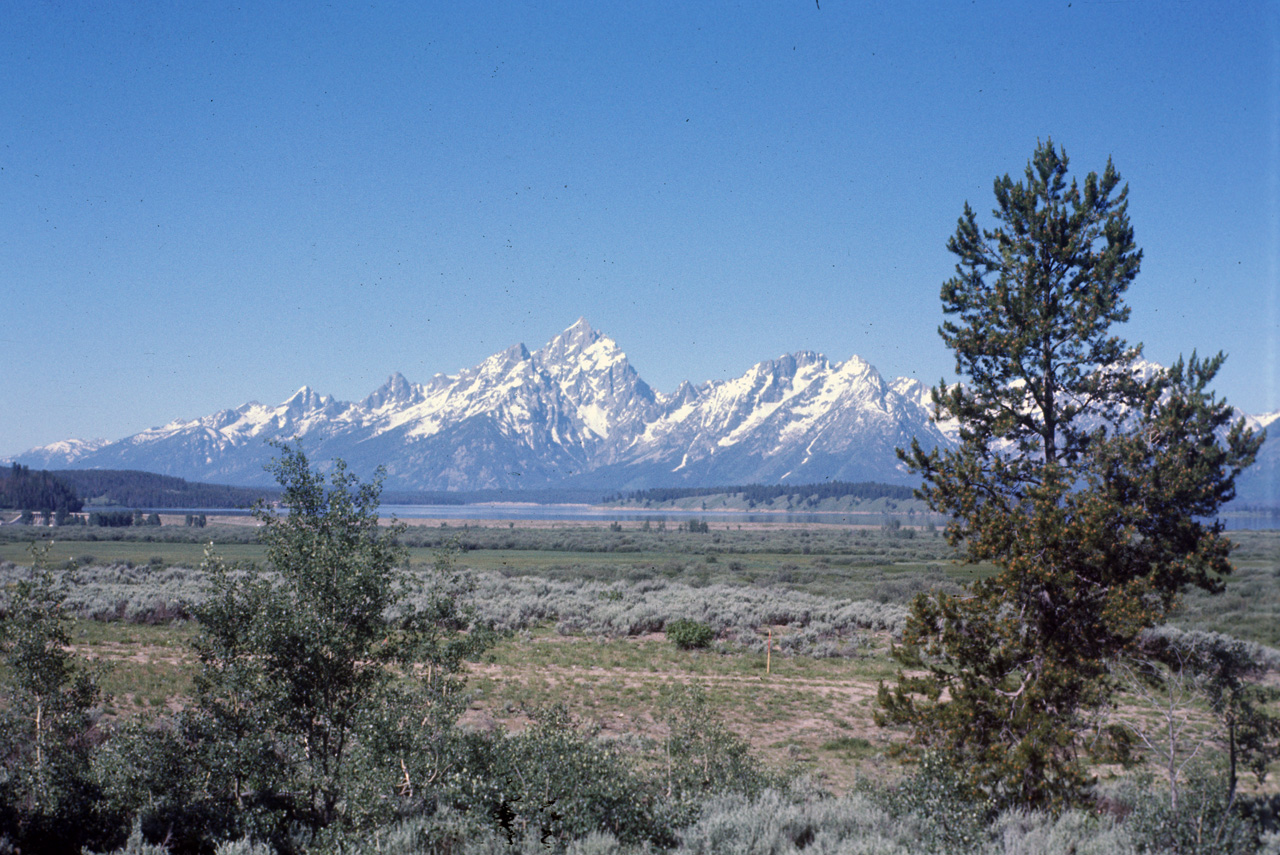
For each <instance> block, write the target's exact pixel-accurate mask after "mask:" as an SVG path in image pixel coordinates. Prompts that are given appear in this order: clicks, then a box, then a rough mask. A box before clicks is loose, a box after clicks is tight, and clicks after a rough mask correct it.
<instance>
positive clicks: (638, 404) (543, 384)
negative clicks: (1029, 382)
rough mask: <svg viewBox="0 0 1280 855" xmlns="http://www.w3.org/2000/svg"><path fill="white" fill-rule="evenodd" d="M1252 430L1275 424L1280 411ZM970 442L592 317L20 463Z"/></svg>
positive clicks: (902, 386)
mask: <svg viewBox="0 0 1280 855" xmlns="http://www.w3.org/2000/svg"><path fill="white" fill-rule="evenodd" d="M1250 419H1251V421H1250V424H1251V425H1253V426H1255V427H1259V428H1260V427H1264V426H1266V425H1270V424H1271V423H1273V422H1275V421H1277V420H1278V419H1280V412H1277V413H1272V414H1269V415H1264V416H1256V417H1250ZM955 433H956V426H955V425H954V424H946V423H943V424H936V425H935V424H934V423H933V421H932V400H931V390H930V389H929V388H928V387H926V386H925V385H924V384H922V383H920V382H919V381H917V380H913V379H906V378H898V379H896V380H893V381H891V382H890V381H886V380H885V379H884V378H883V377H881V376H880V374H879V372H877V371H876V369H875V368H874V367H873V366H872V365H870V364H869V363H868V362H866V361H865V360H863V359H861V358H860V357H858V356H852V357H850V358H849V359H848V360H846V361H844V362H839V363H832V362H830V361H829V360H827V358H826V357H824V356H822V355H821V354H817V353H814V352H812V351H799V352H796V353H792V354H787V355H784V356H780V357H778V358H777V359H773V360H767V361H765V362H761V363H758V364H757V365H754V366H752V367H751V368H749V369H748V370H747V371H746V372H744V373H743V374H742V375H741V376H740V377H736V378H733V379H730V380H723V381H715V382H706V383H701V384H697V385H695V384H692V383H687V382H686V383H682V384H681V385H680V387H679V388H678V389H676V390H675V392H673V393H672V394H670V395H663V394H658V393H655V392H654V391H653V390H652V389H651V388H650V387H649V385H648V384H647V383H645V382H644V380H642V379H641V378H640V376H639V374H637V372H636V371H635V369H634V368H633V367H632V366H631V365H630V363H629V361H628V360H627V357H626V354H625V353H624V352H623V351H622V350H621V349H620V348H619V347H618V345H617V343H616V342H614V341H613V340H612V339H610V338H609V337H607V336H605V335H603V334H602V333H600V332H598V331H596V330H594V329H592V328H591V326H590V325H589V324H588V323H587V322H586V320H585V319H581V318H580V319H579V320H578V321H577V322H576V323H574V324H573V325H572V326H570V327H569V328H568V329H566V330H565V331H564V332H562V333H560V334H559V335H557V336H556V337H554V338H553V339H552V340H551V341H550V342H548V343H547V344H546V345H544V346H543V347H541V348H540V349H538V350H537V351H535V352H530V351H529V350H528V348H526V347H525V346H524V345H523V344H517V345H513V346H512V347H510V348H507V349H506V350H504V351H502V352H500V353H496V354H494V355H493V356H491V357H489V358H488V359H486V360H484V361H483V362H481V363H480V364H479V365H476V366H474V367H471V368H467V369H464V370H462V371H459V372H458V373H457V374H455V375H446V374H437V375H436V376H434V377H432V378H431V379H430V380H429V381H428V382H427V383H425V384H418V383H413V382H411V381H409V380H408V379H406V378H405V377H404V376H403V375H401V374H399V373H395V374H392V375H391V376H390V377H389V378H388V380H387V381H386V383H384V384H383V385H382V386H381V387H379V388H378V389H376V390H374V391H373V392H371V393H370V394H369V395H368V396H366V397H365V398H364V399H363V400H361V401H358V402H354V403H350V402H343V401H338V400H336V399H334V398H333V397H331V396H326V395H322V394H320V393H318V392H316V391H315V390H313V389H311V388H310V387H307V386H304V387H302V388H301V389H299V390H298V391H297V392H296V393H294V394H293V395H292V396H290V397H289V398H288V399H287V400H285V401H283V402H281V403H280V404H277V405H275V406H265V405H263V404H259V403H257V402H250V403H247V404H244V405H242V406H240V407H237V408H235V409H227V410H222V411H220V412H217V413H214V414H212V415H209V416H204V417H202V418H198V419H189V420H175V421H173V422H170V423H169V424H166V425H163V426H161V427H156V428H151V429H149V430H145V431H142V432H140V433H138V434H135V435H133V436H131V437H126V438H125V439H122V440H119V441H115V442H105V441H92V442H82V441H78V440H68V441H65V442H60V443H54V444H52V445H48V446H44V447H42V448H37V449H32V450H31V451H28V452H26V453H25V454H23V455H19V456H18V457H17V458H16V459H17V461H18V462H21V463H26V464H28V465H32V466H38V467H40V468H59V467H76V468H111V469H142V470H147V471H152V472H159V473H162V474H171V475H178V476H181V477H184V478H189V479H192V480H200V481H211V482H221V483H233V484H265V483H267V482H268V481H269V479H270V476H269V475H268V473H267V472H266V471H265V470H264V468H263V465H264V464H265V463H266V462H268V461H269V459H270V458H271V456H272V455H273V454H274V452H273V450H272V449H271V448H270V446H269V445H268V444H267V442H268V440H288V439H293V438H295V437H296V438H299V439H300V440H301V442H302V445H303V447H304V448H305V449H306V450H307V452H308V454H309V455H310V456H311V457H312V458H313V459H314V460H316V461H318V462H321V463H323V462H324V461H327V460H330V459H332V458H334V457H341V458H343V459H344V460H346V461H347V463H348V464H350V466H351V467H352V469H353V470H354V471H355V472H357V473H360V474H362V475H364V476H366V477H367V476H368V475H369V474H371V473H372V472H373V471H374V470H375V469H376V468H377V467H378V466H383V467H385V469H386V473H387V475H386V485H387V486H388V487H390V488H394V489H422V490H440V489H483V488H503V489H519V488H526V487H527V488H536V487H546V486H554V485H577V486H599V487H603V488H605V489H618V488H623V489H630V488H634V487H642V486H658V485H669V484H679V483H683V484H704V485H711V484H730V483H750V482H753V481H757V482H779V481H790V482H795V483H799V482H814V481H821V480H826V479H836V478H838V479H842V480H853V481H858V480H881V481H894V482H900V483H901V482H907V481H910V480H911V478H910V476H909V475H908V473H907V472H906V471H905V470H904V469H903V468H902V466H901V465H900V464H899V462H898V461H897V458H896V455H895V453H894V450H895V449H896V448H901V447H906V446H907V445H909V444H910V442H911V440H912V438H919V440H920V441H921V443H922V444H923V445H924V446H925V447H932V446H934V445H938V444H948V443H951V442H954V440H955ZM1277 447H1280V445H1278V446H1277ZM1271 448H1272V444H1270V443H1269V444H1268V446H1267V447H1266V448H1264V452H1266V454H1264V457H1265V459H1267V460H1271V458H1273V457H1275V454H1274V453H1272V452H1271ZM1273 468H1274V467H1273Z"/></svg>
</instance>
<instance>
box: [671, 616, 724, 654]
mask: <svg viewBox="0 0 1280 855" xmlns="http://www.w3.org/2000/svg"><path fill="white" fill-rule="evenodd" d="M666 632H667V640H668V641H670V642H671V643H672V644H674V645H675V646H676V647H679V648H680V649H681V650H694V649H697V648H702V647H707V646H708V645H710V644H711V642H712V641H714V640H715V637H716V633H715V630H713V629H712V628H711V627H709V626H707V625H706V624H705V623H699V622H698V621H696V620H689V619H688V618H678V619H676V620H673V621H671V622H670V623H668V624H667V626H666Z"/></svg>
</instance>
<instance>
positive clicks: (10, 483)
mask: <svg viewBox="0 0 1280 855" xmlns="http://www.w3.org/2000/svg"><path fill="white" fill-rule="evenodd" d="M83 506H84V503H83V502H81V501H80V499H79V498H78V496H77V495H76V491H75V489H74V488H73V487H72V486H70V485H68V484H67V482H66V479H63V478H60V477H59V476H57V475H54V474H53V473H52V472H46V471H44V470H37V471H35V472H32V471H31V470H30V469H28V468H27V467H26V466H22V465H20V464H17V463H15V464H13V466H11V467H10V468H8V469H0V508H15V509H17V510H21V511H50V512H57V511H67V512H70V513H75V512H76V511H78V510H80V508H81V507H83Z"/></svg>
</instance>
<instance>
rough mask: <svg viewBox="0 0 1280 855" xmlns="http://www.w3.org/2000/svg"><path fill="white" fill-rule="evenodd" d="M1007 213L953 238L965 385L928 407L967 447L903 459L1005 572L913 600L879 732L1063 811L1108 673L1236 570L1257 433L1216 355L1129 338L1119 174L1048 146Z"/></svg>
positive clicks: (948, 329) (950, 532) (1079, 774)
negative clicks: (1234, 523)
mask: <svg viewBox="0 0 1280 855" xmlns="http://www.w3.org/2000/svg"><path fill="white" fill-rule="evenodd" d="M995 198H996V208H995V210H994V212H993V217H994V219H995V225H994V227H992V228H989V229H988V228H982V227H980V226H979V224H978V220H977V216H976V215H975V213H974V211H973V209H972V208H970V207H969V205H968V204H966V205H965V208H964V214H963V215H962V216H961V218H960V221H959V224H958V226H957V229H956V233H955V235H954V236H953V237H951V239H950V240H949V241H948V243H947V248H948V249H949V250H950V251H951V252H952V253H954V254H955V255H956V256H957V258H958V262H957V265H956V274H955V276H954V277H952V278H951V279H949V280H947V282H945V283H944V284H943V286H942V305H943V311H944V312H945V314H946V315H947V316H948V319H947V320H946V322H945V323H944V324H943V325H942V327H941V328H940V330H939V333H940V335H941V336H942V339H943V341H944V342H946V344H947V346H948V347H950V348H951V349H952V350H953V351H954V352H955V356H956V370H957V371H958V372H959V373H960V374H961V375H962V376H963V378H964V379H963V383H961V384H956V385H953V386H947V385H946V384H945V383H944V384H940V385H939V386H938V388H937V389H935V391H934V407H935V413H936V415H937V416H938V417H939V418H942V419H956V420H957V422H958V424H959V427H960V445H959V447H958V448H957V449H954V450H944V449H933V450H931V451H925V450H924V449H923V448H921V446H920V445H919V443H913V445H912V447H911V448H910V449H909V450H900V451H899V456H900V457H901V459H902V460H903V461H904V462H905V463H906V464H907V465H908V466H910V467H911V469H913V470H914V471H915V472H917V473H919V474H920V475H921V476H923V480H924V486H923V488H922V490H921V491H920V495H921V497H922V498H923V499H925V500H926V501H927V502H928V503H929V505H930V507H931V508H932V509H934V510H936V511H939V512H943V513H946V514H948V515H950V517H951V522H950V524H949V525H948V528H947V536H948V538H949V540H950V541H951V542H952V543H953V544H954V545H957V546H961V547H963V549H964V551H965V554H966V555H967V557H968V558H969V559H970V560H972V561H990V562H992V563H994V564H995V565H996V566H997V567H998V568H999V572H998V573H997V574H996V575H994V576H992V577H989V578H987V579H985V580H983V581H980V582H976V583H974V584H972V585H971V586H970V587H969V589H968V590H967V591H966V592H964V593H963V594H962V595H949V594H946V593H936V594H926V595H921V596H919V597H917V598H916V600H915V601H914V603H913V606H912V610H911V615H910V616H909V618H908V621H907V627H906V630H905V632H904V636H903V646H902V648H901V650H900V656H901V659H902V661H903V663H904V664H905V665H906V666H907V669H908V670H906V671H904V672H903V673H901V674H900V675H899V678H898V680H897V684H896V685H895V686H892V687H889V686H884V685H882V686H881V688H880V692H879V696H878V706H879V712H878V718H879V720H880V721H881V723H883V724H897V725H906V726H907V727H908V728H909V729H910V731H911V735H912V739H913V740H914V742H915V743H917V744H918V745H920V746H923V747H925V748H928V749H933V750H935V751H939V752H941V753H942V755H943V756H946V757H948V758H949V759H950V762H952V763H953V764H954V765H955V767H956V768H957V769H959V770H962V771H963V774H964V775H965V778H966V780H967V784H968V786H970V787H971V788H973V790H974V792H975V794H976V795H981V796H983V797H985V798H990V799H993V800H994V802H995V803H996V804H997V805H1011V806H1019V807H1047V808H1051V809H1059V808H1061V807H1063V806H1065V805H1067V804H1069V803H1071V802H1073V801H1075V800H1078V799H1079V798H1080V797H1081V794H1082V793H1083V790H1084V787H1085V785H1086V784H1087V782H1088V777H1087V774H1086V771H1085V768H1084V765H1083V757H1082V739H1081V734H1082V732H1084V730H1085V729H1086V724H1087V723H1088V719H1089V717H1090V716H1091V714H1093V713H1096V712H1098V711H1100V710H1102V709H1103V708H1104V707H1105V706H1106V705H1107V703H1108V701H1109V698H1110V696H1111V691H1112V690H1111V686H1110V685H1109V683H1108V680H1107V662H1108V661H1109V660H1111V659H1112V658H1113V657H1115V656H1116V655H1118V654H1120V653H1122V652H1125V651H1127V650H1130V649H1132V647H1133V646H1134V644H1135V643H1136V640H1137V638H1138V636H1139V633H1141V631H1142V630H1143V629H1145V628H1148V627H1151V626H1153V625H1155V624H1157V623H1160V622H1162V621H1163V620H1164V619H1165V617H1166V616H1167V615H1168V614H1169V613H1170V612H1171V611H1172V610H1173V609H1174V608H1175V606H1176V605H1177V602H1178V595H1179V593H1180V592H1181V591H1183V590H1184V589H1186V588H1187V587H1188V586H1193V585H1194V586H1198V587H1200V588H1203V589H1205V590H1209V591H1217V590H1221V587H1222V584H1223V582H1222V580H1223V578H1224V577H1225V576H1227V575H1228V574H1229V573H1230V572H1231V564H1230V562H1229V560H1228V555H1229V553H1230V550H1231V543H1230V541H1229V540H1227V539H1226V538H1225V537H1224V536H1223V533H1222V525H1221V524H1220V523H1219V522H1217V521H1214V519H1213V518H1214V517H1215V516H1216V513H1217V511H1218V509H1219V507H1220V506H1221V505H1222V504H1223V503H1224V502H1226V501H1228V500H1230V499H1231V498H1232V496H1233V495H1234V479H1235V477H1236V476H1237V475H1238V474H1239V473H1240V472H1241V470H1243V469H1244V468H1245V467H1247V466H1248V465H1249V464H1251V463H1252V462H1253V459H1254V457H1255V455H1256V452H1257V450H1258V447H1259V445H1260V443H1261V440H1262V437H1261V436H1257V435H1254V433H1252V432H1251V431H1249V430H1247V429H1246V428H1245V426H1244V422H1243V420H1242V419H1241V420H1236V421H1235V422H1234V423H1233V420H1232V415H1233V413H1232V410H1231V408H1230V407H1229V406H1228V405H1227V404H1226V403H1225V402H1224V401H1221V400H1219V399H1217V398H1216V397H1215V396H1214V395H1213V394H1212V392H1211V391H1210V390H1209V384H1210V383H1211V381H1212V380H1213V378H1214V375H1215V374H1216V372H1217V371H1218V369H1219V366H1220V365H1221V364H1222V361H1223V358H1224V357H1223V355H1222V354H1218V355H1216V356H1213V357H1210V358H1206V359H1201V358H1198V357H1197V356H1196V355H1195V354H1192V356H1191V357H1190V358H1189V359H1186V360H1181V359H1180V360H1179V361H1178V362H1177V363H1176V364H1174V365H1173V366H1171V367H1169V368H1167V369H1161V368H1158V367H1156V366H1152V365H1151V364H1150V363H1145V362H1143V361H1142V359H1141V357H1142V348H1141V345H1136V346H1131V345H1129V344H1127V343H1126V342H1125V341H1124V340H1123V339H1122V338H1120V337H1119V336H1117V335H1115V334H1114V333H1113V331H1112V328H1113V326H1114V325H1116V324H1119V323H1122V322H1124V321H1126V320H1127V319H1128V317H1129V309H1128V307H1127V306H1126V305H1125V303H1124V294H1125V292H1126V291H1127V289H1128V287H1129V285H1130V284H1131V283H1132V282H1133V281H1134V279H1135V277H1136V276H1137V274H1138V270H1139V266H1140V262H1141V259H1142V252H1141V250H1139V249H1138V248H1137V246H1136V245H1135V243H1134V233H1133V228H1132V226H1131V224H1130V222H1129V216H1128V210H1127V209H1128V187H1127V186H1124V187H1121V186H1120V176H1119V173H1117V172H1116V170H1115V168H1114V167H1113V166H1112V164H1111V162H1110V161H1108V163H1107V166H1106V168H1105V170H1104V171H1103V173H1102V174H1101V175H1098V174H1097V173H1093V172H1091V173H1089V174H1088V176H1087V177H1086V178H1085V179H1084V181H1083V184H1082V185H1081V184H1080V183H1078V182H1077V180H1076V179H1074V178H1071V179H1070V180H1068V159H1067V156H1066V153H1065V152H1064V151H1062V150H1061V149H1059V148H1057V147H1055V146H1054V144H1053V142H1052V141H1051V140H1050V141H1046V142H1044V143H1042V144H1040V145H1038V146H1037V148H1036V150H1035V153H1034V155H1033V156H1032V158H1031V160H1030V161H1029V162H1028V164H1027V167H1026V171H1025V175H1024V178H1023V180H1021V181H1014V180H1013V179H1011V178H1010V177H1009V176H1007V175H1006V176H1004V177H1003V178H999V179H997V180H996V182H995ZM1117 738H1119V737H1118V735H1117ZM1106 742H1107V740H1103V741H1101V743H1099V742H1098V741H1095V744H1104V743H1106ZM1112 747H1113V748H1116V749H1123V747H1124V746H1123V744H1115V745H1113V746H1112Z"/></svg>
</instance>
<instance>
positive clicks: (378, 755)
mask: <svg viewBox="0 0 1280 855" xmlns="http://www.w3.org/2000/svg"><path fill="white" fill-rule="evenodd" d="M279 448H280V450H281V456H280V457H279V458H278V459H277V460H275V461H273V463H272V464H271V466H270V469H271V471H272V472H273V473H274V475H275V476H276V480H277V481H278V482H279V484H280V486H281V488H282V500H281V502H282V505H283V507H284V509H285V512H284V513H279V514H278V513H276V512H275V511H273V510H272V509H270V508H268V507H265V506H259V508H258V509H257V510H256V512H255V515H256V516H257V518H258V519H259V520H260V521H261V522H262V524H263V528H262V538H263V540H265V542H266V545H267V563H268V567H269V572H267V573H263V572H260V571H258V570H256V569H254V568H232V567H227V566H226V565H225V564H224V563H223V562H221V561H220V560H218V558H217V556H215V555H212V554H210V555H208V556H207V558H206V562H205V568H206V570H207V571H208V572H209V574H210V579H211V593H210V596H209V598H208V600H207V601H206V603H205V604H204V605H203V607H202V608H201V609H200V610H199V612H198V617H199V619H200V622H201V628H202V633H201V636H200V639H199V641H198V643H197V652H198V654H199V658H200V662H201V669H202V670H201V673H200V675H199V678H198V680H197V702H198V708H199V711H200V713H201V715H200V716H199V717H198V718H197V719H194V720H193V723H192V728H193V733H195V734H196V736H197V738H198V740H199V742H200V744H201V745H202V746H203V749H204V755H203V761H204V763H205V765H206V768H207V769H208V772H209V776H210V780H211V781H215V782H216V783H215V784H214V785H213V788H214V789H215V790H216V792H215V793H212V794H211V795H214V796H218V797H223V798H231V799H233V800H234V801H235V802H236V803H237V805H238V806H239V808H240V809H241V810H242V811H244V812H245V814H246V815H247V816H250V817H258V819H256V820H254V823H256V825H257V827H258V829H262V830H263V831H264V832H266V833H281V832H282V829H283V828H284V827H285V826H286V825H288V824H289V823H301V824H302V825H304V826H306V827H310V828H313V829H325V828H333V829H337V830H338V831H342V830H344V829H353V828H359V827H361V826H362V825H364V824H368V823H372V822H376V821H378V820H379V819H385V818H386V817H387V816H388V815H389V813H390V811H391V810H393V809H394V807H395V805H396V804H397V803H398V801H397V800H398V798H400V797H404V796H408V795H410V794H411V793H413V792H414V790H415V788H416V789H417V790H418V793H417V795H418V797H419V798H421V790H422V789H425V788H429V781H426V780H422V779H421V778H418V779H416V780H415V777H414V775H413V774H412V771H413V768H414V764H417V763H418V762H419V760H418V758H419V757H420V749H421V748H422V745H423V743H424V740H425V739H426V738H427V737H429V736H432V735H434V734H427V733H424V732H423V731H424V730H427V729H431V728H445V727H448V726H450V725H451V724H452V720H451V719H450V718H449V716H445V717H444V718H445V720H441V716H440V714H439V712H438V710H439V709H440V708H441V707H440V705H439V704H436V705H435V706H433V703H434V702H436V701H439V700H440V699H441V697H442V694H443V693H445V692H446V691H452V690H454V689H456V684H455V683H449V689H448V690H446V689H444V688H441V687H443V686H444V685H445V684H446V682H447V681H443V680H442V679H441V677H442V676H443V675H447V674H451V673H452V672H455V671H456V670H457V669H458V667H459V664H460V662H461V659H462V658H463V657H464V656H467V655H471V654H473V653H474V652H476V649H477V647H478V646H479V644H480V642H481V641H482V640H483V638H484V637H485V636H484V634H483V633H471V634H468V635H467V636H465V637H464V636H462V635H461V630H462V629H463V628H464V627H465V626H466V623H467V620H468V618H467V615H466V613H465V612H463V611H462V610H461V609H459V608H458V607H457V606H456V604H455V603H453V602H452V601H451V600H450V597H449V595H448V593H447V592H446V593H444V594H441V595H439V596H430V597H428V603H427V605H426V606H425V607H424V608H421V609H415V608H411V607H410V606H409V603H408V596H409V594H410V581H411V580H410V579H409V578H408V576H407V573H406V570H405V567H406V565H407V554H406V551H405V549H404V548H403V547H402V546H400V545H399V544H398V543H397V540H396V538H397V535H398V534H399V533H400V532H401V531H402V526H401V525H399V524H395V523H393V524H392V525H389V526H381V525H379V522H378V499H379V492H380V477H381V476H380V474H379V477H377V478H375V479H374V480H373V481H372V482H369V483H365V484H360V483H359V481H358V480H357V479H356V478H355V477H354V476H353V475H351V474H350V473H349V472H348V471H347V469H346V466H345V465H344V464H343V463H342V462H341V461H336V462H335V464H334V467H333V470H332V473H331V475H330V477H329V479H328V483H327V484H326V481H325V479H324V477H323V476H322V475H321V474H320V473H318V472H315V471H313V470H312V469H311V468H310V465H309V463H308V461H307V458H306V456H305V455H304V454H303V452H302V451H301V450H298V449H295V448H291V447H289V446H288V445H281V446H279ZM417 675H421V679H415V677H416V676H417ZM444 709H447V710H448V711H449V714H450V715H451V716H452V717H455V718H456V713H457V712H459V711H460V705H458V704H456V703H455V704H453V705H451V706H446V707H444ZM406 779H407V780H406ZM273 829H274V832H273ZM250 830H253V829H250Z"/></svg>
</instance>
